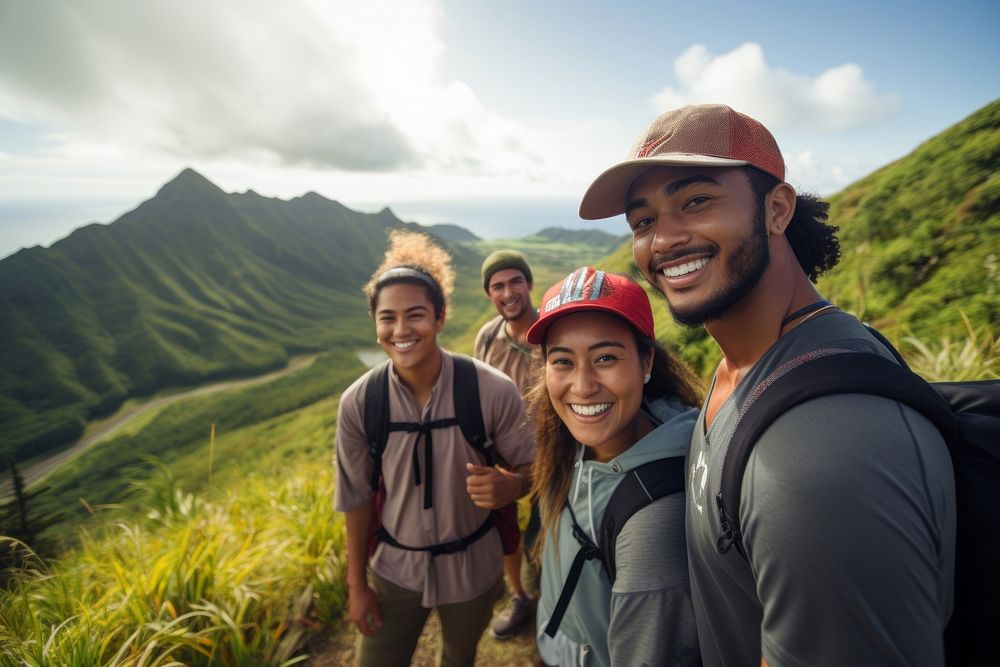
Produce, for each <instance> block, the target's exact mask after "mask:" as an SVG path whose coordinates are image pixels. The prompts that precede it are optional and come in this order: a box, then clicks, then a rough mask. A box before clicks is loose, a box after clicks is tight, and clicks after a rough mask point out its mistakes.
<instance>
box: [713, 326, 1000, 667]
mask: <svg viewBox="0 0 1000 667" xmlns="http://www.w3.org/2000/svg"><path fill="white" fill-rule="evenodd" d="M869 331H870V332H871V333H872V334H873V335H874V336H875V337H876V338H877V339H878V340H880V341H881V342H882V343H883V344H884V345H886V347H887V348H888V349H889V351H890V352H892V353H893V355H894V356H895V357H896V359H897V361H898V362H899V363H898V364H894V363H893V362H891V361H889V360H888V359H885V358H883V357H881V356H879V355H876V354H872V353H867V352H854V351H850V350H839V349H838V350H819V351H817V352H814V353H810V354H809V355H805V356H804V357H800V358H799V359H797V360H795V361H796V362H798V364H797V365H794V364H793V366H794V367H792V368H791V369H790V370H788V371H787V372H786V373H785V374H784V375H782V376H781V377H779V378H778V379H776V380H773V383H771V384H766V383H768V382H771V380H770V379H768V380H765V381H764V382H762V383H761V385H758V387H757V388H755V390H754V391H753V392H751V394H750V397H749V398H748V399H747V405H745V406H744V408H743V414H742V416H741V417H740V420H739V422H738V423H737V426H736V429H735V432H734V434H733V438H732V440H731V441H730V445H729V450H728V451H727V453H726V457H725V460H724V461H723V465H722V478H721V483H720V490H719V493H718V495H717V496H716V501H717V503H718V505H719V515H720V517H721V523H722V525H721V528H722V533H721V534H720V536H719V539H718V542H717V547H718V551H719V553H723V554H724V553H727V552H728V551H729V550H730V549H731V548H735V549H736V551H737V552H738V553H739V554H740V555H741V556H742V557H743V558H744V559H746V558H747V556H746V551H745V550H744V547H743V539H742V535H741V534H740V532H739V503H740V488H741V485H742V482H743V473H744V472H745V469H746V465H747V461H748V460H749V457H750V452H751V451H752V450H753V447H754V445H755V444H756V443H757V439H758V438H759V437H760V436H761V434H763V432H764V431H765V430H766V429H767V427H768V426H769V425H770V424H771V422H772V421H774V419H776V418H777V417H778V416H779V415H781V414H782V413H783V412H784V411H785V410H788V409H790V408H792V407H794V406H796V405H798V404H800V403H803V402H805V401H808V400H810V399H813V398H818V397H820V396H826V395H829V394H836V393H852V394H873V395H876V396H883V397H886V398H890V399H892V400H895V401H898V402H900V403H904V404H906V405H908V406H910V407H911V408H913V409H914V410H916V411H917V412H920V413H921V414H923V415H924V416H925V417H926V418H927V419H929V420H930V421H931V422H932V423H934V425H935V426H936V427H937V428H938V430H940V431H941V435H942V437H943V438H944V440H945V442H946V443H947V445H948V451H949V454H950V455H951V460H952V465H953V467H954V470H955V496H956V517H957V530H956V542H955V582H954V608H953V612H952V616H951V620H950V621H949V622H948V626H947V628H946V629H945V650H946V656H947V663H948V664H949V665H987V664H988V665H1000V638H998V633H997V630H1000V610H998V607H997V605H998V604H1000V574H998V572H997V567H996V565H997V557H998V554H1000V380H985V381H979V382H934V383H928V382H926V381H925V380H924V379H922V378H921V377H920V376H918V375H917V374H915V373H913V372H912V371H911V370H910V369H909V368H908V367H907V366H906V364H905V363H904V362H903V360H902V357H900V356H899V353H898V352H897V351H896V350H895V348H893V347H892V345H890V344H889V343H888V341H886V340H885V338H883V337H882V335H881V334H880V333H878V332H877V331H875V330H873V329H869Z"/></svg>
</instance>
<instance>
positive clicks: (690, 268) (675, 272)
mask: <svg viewBox="0 0 1000 667" xmlns="http://www.w3.org/2000/svg"><path fill="white" fill-rule="evenodd" d="M706 264H708V258H707V257H702V258H701V259H696V260H694V261H691V262H686V263H684V264H681V265H679V266H668V267H666V268H665V269H663V275H665V276H666V277H667V278H679V277H680V276H686V275H687V274H689V273H692V272H694V271H697V270H698V269H700V268H701V267H703V266H705V265H706Z"/></svg>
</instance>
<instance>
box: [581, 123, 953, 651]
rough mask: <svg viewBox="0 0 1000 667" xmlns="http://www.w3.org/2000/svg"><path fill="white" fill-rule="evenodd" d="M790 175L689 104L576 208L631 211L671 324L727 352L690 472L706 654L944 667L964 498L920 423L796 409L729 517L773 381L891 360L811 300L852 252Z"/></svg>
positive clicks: (638, 253)
mask: <svg viewBox="0 0 1000 667" xmlns="http://www.w3.org/2000/svg"><path fill="white" fill-rule="evenodd" d="M784 179H785V164H784V160H783V158H782V155H781V151H780V150H779V148H778V144H777V142H776V141H775V139H774V137H773V136H772V135H771V133H770V132H769V131H768V130H767V128H765V127H764V126H763V125H762V124H761V123H759V122H758V121H756V120H754V119H753V118H750V117H749V116H747V115H744V114H741V113H739V112H737V111H735V110H733V109H731V108H729V107H727V106H723V105H698V106H688V107H684V108H681V109H676V110H674V111H670V112H667V113H665V114H663V115H661V116H660V117H658V118H657V119H655V120H654V121H653V123H652V124H651V125H650V126H649V128H648V129H647V130H646V131H645V132H643V134H642V135H641V136H640V137H639V140H638V141H637V142H636V144H635V146H634V147H633V149H632V150H631V151H630V153H629V155H628V157H627V159H626V160H624V161H623V162H621V163H619V164H616V165H614V166H612V167H611V168H609V169H608V170H606V171H605V172H604V173H603V174H601V175H600V176H599V177H598V178H597V179H596V180H595V181H594V183H593V185H591V186H590V189H589V190H588V191H587V193H586V194H585V195H584V197H583V201H582V203H581V205H580V215H581V217H583V218H587V219H597V218H606V217H612V216H617V215H620V214H623V213H624V214H625V216H626V219H627V221H628V224H629V227H630V228H631V230H632V251H633V256H634V258H635V262H636V264H637V265H638V267H639V269H640V270H641V271H642V273H643V275H644V276H645V277H646V279H647V280H648V281H649V282H650V284H651V285H652V286H653V287H654V288H655V289H656V290H658V291H659V292H661V293H662V294H663V295H664V297H665V298H666V301H667V305H668V306H669V309H670V312H671V314H672V315H673V316H674V318H675V319H676V320H678V321H679V322H681V323H683V324H685V325H688V326H702V325H704V326H705V328H706V329H707V331H708V333H709V334H711V336H712V337H713V338H714V339H715V341H716V342H717V343H718V345H719V347H720V348H721V351H722V362H721V363H720V364H719V366H718V368H717V369H716V370H715V373H714V377H713V379H712V384H711V388H710V392H709V395H708V397H707V399H706V401H705V404H704V406H703V408H702V412H701V415H700V418H699V422H698V424H696V426H695V429H694V436H693V439H692V443H691V451H690V454H689V457H688V474H689V479H688V491H687V517H686V523H687V542H688V551H689V558H690V572H691V590H692V597H693V602H694V608H695V614H696V617H697V621H698V635H699V641H700V644H701V650H702V657H703V660H704V663H705V664H706V665H710V666H711V665H755V664H760V663H761V661H762V659H763V662H765V663H768V664H772V665H779V664H780V665H820V664H823V665H874V664H880V665H881V664H901V665H902V664H905V665H940V664H942V663H943V661H944V643H943V638H942V634H943V630H944V627H945V624H946V622H947V621H948V617H949V615H950V612H951V606H952V572H953V568H954V539H955V491H954V479H953V473H952V465H951V460H950V458H949V455H948V450H947V448H946V446H945V443H944V441H943V439H942V437H941V434H940V433H939V432H938V431H937V430H936V428H935V427H934V426H933V425H932V424H931V422H930V421H928V420H927V419H926V418H925V417H923V416H922V415H921V414H919V413H917V412H916V411H914V410H913V409H911V408H909V407H907V406H905V405H903V404H901V403H897V402H895V401H892V400H889V399H885V398H879V397H874V396H870V395H862V394H832V395H828V396H823V397H821V398H814V399H812V400H809V401H805V402H802V403H801V404H799V405H796V406H795V407H791V408H788V409H786V410H785V411H784V412H783V413H782V414H780V415H779V416H778V417H777V418H776V419H775V421H774V422H773V423H772V424H771V426H770V428H768V429H767V430H765V431H764V432H763V434H762V435H761V436H760V437H759V438H758V439H757V440H756V442H755V444H754V443H751V445H750V447H751V449H750V450H749V453H748V454H747V455H746V459H744V460H745V462H746V465H745V468H744V469H742V471H741V472H742V473H743V477H742V482H741V483H740V480H739V479H738V478H737V479H736V484H737V486H736V487H735V491H734V494H735V502H733V503H732V504H730V505H728V506H727V505H726V504H725V502H724V497H723V494H722V492H723V491H724V490H725V489H726V488H729V487H728V486H726V484H727V483H729V484H730V485H731V484H732V483H733V482H732V480H733V478H732V477H728V478H726V479H723V473H722V470H723V468H724V466H725V465H726V462H727V453H728V450H729V444H730V442H731V441H732V440H733V437H734V433H735V432H736V431H737V430H738V427H739V426H740V424H741V422H740V420H741V417H742V414H743V410H745V409H746V407H747V406H748V405H750V404H751V403H752V402H753V401H755V400H758V397H759V396H760V394H762V393H765V390H766V389H767V388H768V387H770V383H772V382H774V381H776V378H778V377H779V376H780V375H782V374H783V373H785V372H787V371H788V370H789V369H790V368H792V367H794V366H796V365H799V364H803V363H807V362H809V361H810V360H811V359H813V358H815V357H816V356H822V355H832V354H843V355H844V358H847V357H850V356H852V353H855V352H871V353H875V354H877V355H881V356H883V357H885V358H887V359H891V358H892V355H891V354H890V352H889V351H888V350H887V349H886V348H885V347H883V346H882V345H881V344H880V343H879V342H878V341H877V340H876V339H875V338H874V337H873V336H872V334H870V333H869V332H868V331H867V330H866V329H865V328H864V327H863V326H862V325H861V323H859V322H858V321H857V320H856V319H855V318H854V317H853V316H851V315H849V314H847V313H845V312H841V311H839V310H838V309H837V308H836V306H834V305H833V304H831V303H829V302H828V301H826V300H825V299H823V298H822V297H821V296H820V295H819V293H818V292H817V290H816V287H815V286H814V285H813V283H812V282H811V281H812V280H815V279H816V278H817V277H818V276H819V275H820V274H822V273H823V272H824V271H825V270H827V269H829V268H830V267H832V266H834V265H835V264H836V263H837V261H838V259H839V256H840V247H839V243H838V241H837V239H836V237H835V235H834V232H835V231H836V228H835V227H832V226H830V225H828V224H826V217H827V208H828V206H827V204H826V202H823V201H821V200H819V199H817V198H816V197H813V196H809V195H799V194H797V193H796V192H795V190H794V189H793V188H792V186H791V185H789V184H788V183H786V182H785V180H784ZM855 356H856V355H855ZM727 469H733V468H732V467H731V466H730V467H729V468H727ZM736 470H739V469H738V468H737V469H736ZM730 497H732V496H730ZM720 498H723V500H722V501H720V500H719V499H720Z"/></svg>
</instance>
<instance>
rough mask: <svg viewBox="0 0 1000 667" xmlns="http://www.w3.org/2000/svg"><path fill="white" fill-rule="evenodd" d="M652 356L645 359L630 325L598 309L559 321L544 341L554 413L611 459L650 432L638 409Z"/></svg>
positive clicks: (600, 454) (547, 384) (601, 455)
mask: <svg viewBox="0 0 1000 667" xmlns="http://www.w3.org/2000/svg"><path fill="white" fill-rule="evenodd" d="M651 365H652V353H650V354H649V355H648V358H641V357H640V354H639V350H638V348H637V347H636V343H635V334H634V333H633V331H632V327H631V326H630V325H629V324H628V323H626V322H625V320H623V319H621V318H620V317H617V316H615V315H611V314H609V313H604V312H599V311H577V312H574V313H571V314H569V315H566V316H564V317H561V318H559V319H558V320H556V321H555V322H554V323H553V324H552V326H551V327H549V329H548V331H547V333H546V338H545V387H546V389H548V393H549V399H550V400H551V401H552V407H553V408H554V409H555V411H556V414H558V415H559V418H560V419H562V421H563V423H564V424H566V427H567V428H568V429H569V432H570V433H571V434H572V435H573V437H574V438H575V439H576V440H577V441H578V442H580V443H581V444H583V445H586V446H587V447H590V448H591V450H592V451H593V455H594V458H595V459H597V460H598V461H609V460H611V459H612V458H614V457H615V456H618V455H619V454H621V453H622V452H624V451H625V450H627V449H628V448H629V447H631V446H632V445H634V444H635V443H636V442H637V441H638V440H639V439H640V438H641V437H642V436H643V435H645V434H646V433H647V432H648V431H649V430H650V428H651V424H650V422H649V420H648V418H647V417H646V416H645V415H644V414H643V413H642V412H640V410H639V407H640V406H641V405H642V388H643V382H642V380H643V376H645V374H646V373H647V372H649V369H650V367H651Z"/></svg>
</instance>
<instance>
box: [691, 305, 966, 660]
mask: <svg viewBox="0 0 1000 667" xmlns="http://www.w3.org/2000/svg"><path fill="white" fill-rule="evenodd" d="M820 348H839V349H846V350H854V351H874V352H877V353H880V354H883V355H884V356H887V357H888V356H889V355H888V353H887V352H886V351H885V350H884V348H882V347H881V346H880V345H879V344H878V343H877V341H875V340H874V339H873V338H872V337H871V336H870V334H868V333H867V332H866V331H865V330H864V328H863V327H862V326H861V325H860V324H859V323H858V322H857V320H855V319H854V318H853V317H851V316H849V315H847V314H844V313H830V314H828V315H823V316H820V317H816V318H815V319H813V320H811V321H809V322H806V323H805V324H802V325H801V326H799V327H797V328H795V329H793V330H792V331H791V332H789V333H788V334H787V335H785V336H783V337H782V338H780V339H779V340H778V341H777V342H776V343H775V344H774V345H773V346H771V348H770V349H769V350H768V351H767V352H766V353H765V354H764V356H763V357H762V358H761V359H760V360H759V361H758V362H757V363H756V364H755V365H754V366H753V368H752V369H751V370H750V372H749V373H748V374H747V376H746V377H745V378H743V379H742V380H741V381H740V384H739V385H738V387H737V388H736V391H735V392H734V393H733V395H732V396H730V397H729V399H728V400H727V401H726V402H725V403H724V404H723V406H722V408H721V409H720V410H719V412H718V413H717V415H716V417H715V419H714V421H713V422H712V425H711V428H710V429H708V432H707V433H706V431H705V423H704V412H703V413H702V415H700V417H699V420H698V423H697V424H696V425H695V429H694V436H693V438H692V443H691V453H690V456H689V459H688V461H689V484H688V503H687V537H688V551H689V565H690V569H691V589H692V596H693V599H694V607H695V616H696V618H697V621H698V637H699V641H700V644H701V651H702V659H703V660H704V663H705V665H709V666H711V665H757V664H759V662H760V658H761V656H763V657H764V658H766V659H767V661H768V663H769V664H770V665H772V666H776V665H873V664H877V665H941V664H943V662H944V649H943V640H942V632H943V629H944V625H945V623H946V622H947V619H948V617H949V615H950V613H951V604H952V575H953V569H954V541H955V491H954V478H953V473H952V467H951V459H950V458H949V455H948V451H947V448H946V446H945V444H944V442H943V440H942V438H941V435H940V434H939V433H938V431H937V430H936V429H935V428H934V426H933V425H932V424H931V423H930V422H929V421H928V420H927V419H926V418H924V417H923V416H922V415H920V414H918V413H917V412H915V411H913V410H911V409H910V408H908V407H905V406H903V405H900V404H898V403H896V402H894V401H891V400H888V399H884V398H880V397H875V396H869V395H862V394H838V395H833V396H827V397H823V398H820V399H815V400H812V401H808V402H805V403H803V404H801V405H800V406H798V407H796V408H793V409H791V410H789V411H787V412H786V413H784V414H783V415H782V416H781V417H779V418H778V419H777V420H776V421H775V422H774V424H772V426H771V427H770V428H769V429H768V430H767V431H766V432H765V433H764V434H763V435H762V436H761V438H760V440H759V441H758V443H757V446H756V447H755V448H754V450H753V453H752V454H751V456H750V460H749V463H748V464H747V468H746V473H745V476H744V479H743V486H742V493H741V502H740V508H739V522H740V528H741V530H742V533H743V536H744V544H745V546H746V549H747V553H748V557H749V559H750V563H749V564H748V563H747V562H746V561H744V560H743V559H742V558H741V556H740V555H739V554H738V553H737V552H736V550H735V549H734V550H731V551H730V552H729V553H727V554H725V555H721V554H719V553H718V551H717V549H716V540H717V538H718V536H719V533H720V532H721V530H720V528H719V516H718V507H717V505H716V502H715V497H716V494H717V493H718V490H719V477H720V472H721V467H722V461H723V459H724V456H725V453H726V450H727V448H728V445H729V440H730V438H731V436H732V432H733V429H734V427H735V425H736V422H737V420H738V416H739V408H740V407H741V406H742V405H743V403H744V401H745V400H746V398H747V396H748V395H749V393H750V391H751V390H753V389H754V387H756V386H757V385H758V383H760V382H761V381H762V380H763V379H764V378H765V377H767V376H768V375H769V374H770V373H771V372H772V371H774V370H775V369H777V368H778V367H780V366H781V365H782V364H784V363H786V362H788V361H790V360H793V359H796V358H797V357H799V356H800V355H803V354H805V353H808V352H810V351H813V350H816V349H820Z"/></svg>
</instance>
